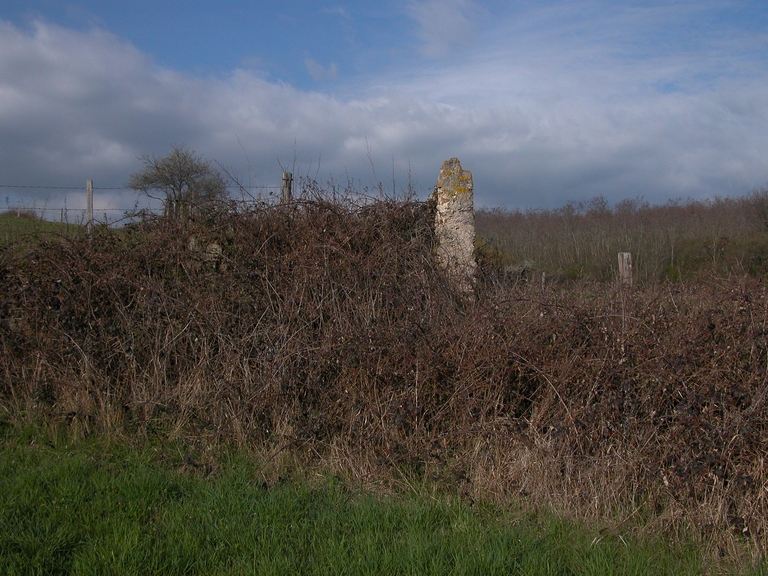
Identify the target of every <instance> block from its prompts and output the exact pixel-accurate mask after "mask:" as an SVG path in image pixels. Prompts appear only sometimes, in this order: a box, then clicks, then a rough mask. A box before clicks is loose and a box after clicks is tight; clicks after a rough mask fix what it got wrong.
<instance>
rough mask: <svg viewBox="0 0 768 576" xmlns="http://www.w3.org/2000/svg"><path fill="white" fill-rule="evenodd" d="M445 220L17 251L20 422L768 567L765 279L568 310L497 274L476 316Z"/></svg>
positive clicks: (147, 234)
mask: <svg viewBox="0 0 768 576" xmlns="http://www.w3.org/2000/svg"><path fill="white" fill-rule="evenodd" d="M521 218H522V217H521ZM429 221H430V207H429V205H428V204H423V203H418V202H411V201H395V200H382V201H376V202H358V201H357V200H356V199H355V197H353V196H344V195H337V194H333V193H329V194H323V193H321V192H318V191H316V193H315V194H314V195H312V197H311V198H308V199H303V200H299V201H297V202H294V203H292V204H288V205H279V206H270V205H259V206H256V207H254V208H251V209H249V210H246V211H220V212H216V213H215V214H214V215H213V216H211V217H210V218H209V219H208V220H207V221H206V222H205V223H195V222H191V221H190V222H179V221H173V220H169V219H164V218H160V219H157V220H154V221H151V222H144V223H137V224H135V225H132V226H131V227H128V228H126V229H122V230H118V231H110V230H97V231H96V233H95V234H94V235H93V237H90V238H89V237H87V236H85V235H75V236H74V237H71V238H47V239H42V240H41V241H40V242H39V243H37V244H34V245H27V244H25V245H24V246H23V247H22V248H21V249H16V248H14V246H13V245H12V244H8V245H5V246H4V247H3V249H2V252H0V282H1V283H2V284H1V285H2V289H3V292H2V298H1V300H0V370H1V371H2V388H1V389H0V404H1V405H2V412H3V413H4V414H5V415H6V416H4V417H5V418H8V419H10V420H11V421H22V420H24V419H34V418H40V417H44V418H47V419H49V420H52V421H58V422H63V423H66V424H67V425H69V426H70V427H71V429H72V430H73V431H74V432H76V433H82V434H88V433H92V432H105V433H115V434H117V433H122V434H144V435H155V434H158V435H163V436H176V437H183V436H188V437H190V438H194V441H195V442H196V443H198V445H200V446H204V445H213V444H217V443H222V442H224V443H236V444H240V445H243V446H247V447H250V448H252V449H254V450H257V451H262V452H263V453H265V454H269V455H270V458H273V461H274V467H275V470H276V472H275V473H276V474H277V473H278V472H277V470H279V466H280V462H281V461H283V460H282V459H286V458H288V459H293V460H294V461H297V462H301V463H303V464H304V465H308V466H314V465H318V466H323V467H326V468H331V469H333V470H335V471H336V472H338V473H341V474H345V475H348V476H352V477H355V478H358V479H360V480H361V481H363V482H367V483H384V484H386V483H387V482H392V481H402V480H403V479H405V480H406V481H416V480H418V481H423V482H435V483H438V484H440V485H442V486H444V487H446V488H448V489H450V490H455V491H456V492H457V493H459V494H461V495H463V496H464V497H466V498H470V499H491V500H499V501H503V500H505V499H508V498H515V499H522V500H524V501H526V502H527V503H528V504H529V505H531V506H533V507H548V508H552V509H554V510H557V511H560V512H562V513H568V514H571V515H574V516H577V517H580V518H584V519H590V520H595V521H599V522H603V523H605V525H606V530H608V531H612V532H615V531H620V530H636V529H637V530H639V529H648V530H661V529H663V530H667V531H669V533H670V534H672V535H674V533H675V531H686V532H689V533H692V534H694V535H697V536H699V537H702V538H706V541H707V542H709V543H710V544H711V546H712V553H713V554H714V555H717V554H724V555H736V554H739V553H743V552H744V551H745V550H747V551H752V552H754V554H756V555H757V554H759V553H760V551H761V550H765V549H766V545H768V531H767V530H768V505H767V502H766V496H767V495H766V485H767V483H768V473H767V472H766V468H765V463H764V456H765V446H766V442H767V441H768V405H767V403H766V400H768V398H766V397H767V396H768V387H767V386H766V382H767V381H768V380H767V378H768V371H767V367H768V290H767V288H768V286H766V284H765V281H764V278H763V277H761V276H759V275H744V274H742V275H728V276H716V275H710V276H708V277H707V278H703V277H699V279H698V281H697V282H675V283H647V284H644V285H643V287H642V288H636V289H622V288H620V287H618V286H617V285H615V284H613V283H605V282H604V283H597V282H591V281H586V280H584V281H581V282H570V283H554V284H552V283H550V284H547V285H545V286H544V287H542V284H541V283H540V282H526V281H524V280H520V276H516V277H515V278H516V279H515V280H514V281H512V280H510V281H507V282H502V281H499V275H498V274H496V273H491V272H493V270H491V272H488V273H487V274H480V276H479V278H478V284H477V288H476V294H475V297H473V298H467V297H466V296H462V294H460V293H456V292H454V291H453V290H452V288H451V284H450V283H449V282H448V281H447V279H446V278H445V277H444V276H443V274H442V272H441V270H440V269H439V267H437V265H436V264H435V260H434V258H433V244H434V238H433V234H432V230H431V227H430V225H429ZM612 257H613V258H615V255H613V256H612ZM487 270H489V268H488V267H486V271H487ZM265 473H266V472H265Z"/></svg>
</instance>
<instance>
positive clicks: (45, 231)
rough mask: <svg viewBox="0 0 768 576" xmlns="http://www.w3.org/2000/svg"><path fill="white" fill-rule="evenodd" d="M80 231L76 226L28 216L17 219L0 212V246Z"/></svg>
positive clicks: (14, 216) (12, 215)
mask: <svg viewBox="0 0 768 576" xmlns="http://www.w3.org/2000/svg"><path fill="white" fill-rule="evenodd" d="M81 229H82V226H80V225H77V224H63V223H61V222H49V221H48V220H40V219H39V218H32V217H29V215H23V216H21V217H19V216H16V214H14V213H9V212H0V244H3V243H7V242H12V241H24V240H25V239H27V238H35V237H40V236H43V235H59V236H67V235H70V234H74V233H75V232H77V231H79V230H81Z"/></svg>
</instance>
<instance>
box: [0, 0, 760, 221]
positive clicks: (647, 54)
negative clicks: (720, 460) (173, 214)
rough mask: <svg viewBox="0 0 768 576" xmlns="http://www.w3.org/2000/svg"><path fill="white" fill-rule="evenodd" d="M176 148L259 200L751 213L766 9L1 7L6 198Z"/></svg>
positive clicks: (606, 5) (454, 2)
mask: <svg viewBox="0 0 768 576" xmlns="http://www.w3.org/2000/svg"><path fill="white" fill-rule="evenodd" d="M173 144H186V145H188V146H190V147H191V148H193V149H194V150H196V151H197V152H198V153H201V154H203V155H204V156H205V157H206V158H209V159H215V160H217V161H219V162H220V163H222V164H224V165H226V166H228V167H230V168H231V169H232V170H234V171H235V172H237V173H238V175H239V176H240V178H241V180H242V181H244V182H246V183H248V184H251V185H273V184H276V183H278V181H279V177H280V172H281V166H282V167H288V168H290V169H292V170H294V172H296V173H297V175H309V176H313V177H314V176H317V178H318V179H319V180H321V181H326V180H333V181H335V182H340V183H342V184H343V183H346V182H347V181H348V180H351V181H353V182H354V183H355V185H356V186H358V187H364V186H375V185H376V184H377V183H378V182H382V183H383V184H384V185H385V187H386V188H388V189H391V188H392V186H393V184H392V180H393V172H394V179H395V184H394V186H395V188H397V189H403V188H405V187H406V186H407V184H408V174H409V172H410V178H411V181H412V183H413V184H414V185H415V187H416V189H417V190H418V191H419V192H420V193H421V195H422V196H426V194H427V193H428V191H429V189H430V188H431V186H433V185H434V181H435V179H436V177H437V172H438V170H439V167H440V164H441V162H442V161H443V160H445V159H447V158H450V157H452V156H456V157H458V158H459V159H460V160H461V161H462V165H463V166H464V168H466V169H469V170H472V172H473V175H474V179H475V188H476V201H477V203H478V204H480V205H485V206H507V207H510V208H515V207H520V208H540V207H556V206H560V205H562V204H564V203H565V202H567V201H570V200H586V199H589V198H591V197H594V196H597V195H603V196H605V197H606V198H608V199H609V200H610V201H612V202H615V201H618V200H621V199H623V198H634V197H638V196H642V197H644V198H645V199H646V200H648V201H651V202H665V201H666V200H668V199H674V198H687V197H693V198H707V197H710V198H711V197H714V196H715V195H720V196H725V195H740V194H745V193H748V192H749V191H750V190H752V189H754V188H756V187H763V186H765V185H766V184H768V5H766V4H765V2H764V1H762V2H759V1H746V0H745V1H719V0H697V1H688V0H684V1H683V0H678V1H675V0H666V1H651V0H648V1H633V2H630V1H619V0H615V1H601V0H568V1H562V0H544V1H539V2H530V1H520V2H500V1H482V0H392V1H378V2H376V1H368V0H365V1H362V0H361V1H357V2H351V1H327V2H326V1H323V0H320V1H314V2H308V1H300V0H282V1H280V2H273V1H260V2H240V1H238V2H222V1H219V2H208V1H200V2H159V1H155V2H148V1H143V0H141V1H131V2H127V1H126V2H122V1H121V2H96V1H85V0H84V1H79V2H53V1H35V0H26V1H24V2H16V1H14V0H5V2H3V3H2V4H0V148H1V150H0V185H7V184H18V185H28V186H29V185H45V186H81V185H82V183H83V182H84V181H85V179H88V178H91V179H94V180H95V182H96V186H97V187H119V186H122V185H123V184H124V183H125V181H126V180H127V178H128V176H129V175H130V174H131V173H132V172H135V171H137V170H139V169H140V168H141V162H140V161H139V159H138V157H139V156H140V155H141V154H143V153H152V154H157V155H162V154H164V153H166V152H167V151H168V150H169V149H170V147H171V145H173ZM3 191H4V192H5V193H4V194H3V195H4V196H8V197H9V202H11V203H13V202H17V201H20V200H22V199H23V201H25V202H28V203H29V202H37V203H40V202H43V203H44V202H48V203H50V205H51V206H54V205H58V204H59V203H60V199H61V194H63V192H57V191H51V190H32V189H20V190H13V189H7V188H5V189H2V190H0V192H3ZM131 198H132V196H131V194H130V193H123V192H121V191H104V192H102V193H100V195H99V196H97V206H98V204H99V203H101V205H102V206H103V207H107V206H115V205H120V206H130V205H131V204H132V201H131V200H130V199H131ZM68 202H69V204H68V205H70V206H74V205H77V204H78V202H80V200H79V196H77V195H73V197H72V198H71V199H68Z"/></svg>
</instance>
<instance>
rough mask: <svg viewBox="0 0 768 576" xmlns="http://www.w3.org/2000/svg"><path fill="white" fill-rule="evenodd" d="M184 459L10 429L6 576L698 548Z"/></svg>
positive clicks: (417, 570)
mask: <svg viewBox="0 0 768 576" xmlns="http://www.w3.org/2000/svg"><path fill="white" fill-rule="evenodd" d="M182 454H183V450H181V449H176V448H174V447H169V446H161V445H156V446H152V445H149V444H145V445H143V446H142V447H139V448H136V447H134V448H131V447H128V446H127V445H126V444H119V443H110V442H107V441H106V440H103V439H102V440H98V439H97V440H86V441H79V442H75V443H71V442H69V441H67V440H62V439H61V438H59V439H53V440H51V439H50V438H48V439H46V437H45V436H37V435H36V434H35V433H30V432H26V433H24V432H19V431H17V430H13V429H6V434H5V439H4V441H3V445H2V451H1V452H0V573H2V574H7V575H13V574H404V575H405V574H440V575H444V574H483V575H488V574H515V575H548V574H551V575H553V576H559V575H566V574H567V575H576V574H675V575H683V574H700V573H701V572H702V566H701V560H700V557H699V555H698V553H697V551H696V549H695V548H694V547H693V546H690V545H675V546H670V545H668V544H666V543H665V542H664V541H663V540H656V541H639V540H635V539H632V538H630V537H629V536H624V537H623V538H619V537H606V538H603V539H601V540H599V542H596V541H595V540H596V539H595V537H596V536H598V534H596V533H593V532H591V531H590V530H588V529H586V528H584V527H579V526H576V525H573V524H570V523H568V522H565V521H562V520H559V519H557V518H554V517H551V516H545V515H541V514H539V515H532V514H527V515H526V514H523V513H522V512H520V511H515V510H511V509H507V508H501V507H496V506H490V505H482V504H476V505H474V506H470V505H469V504H467V503H464V502H461V501H460V500H457V499H456V498H452V497H449V496H446V495H444V496H439V495H435V494H434V493H432V494H431V493H429V491H427V490H425V491H424V492H423V493H420V494H414V493H409V494H401V495H390V496H386V497H382V496H379V497H376V496H374V495H372V494H370V493H366V492H363V491H359V490H355V489H353V488H351V487H350V486H349V485H348V484H346V483H344V482H342V481H339V480H337V479H333V478H321V479H317V480H307V479H304V480H302V481H298V480H297V481H287V482H284V483H278V484H276V485H274V486H271V487H267V486H266V485H265V483H264V482H263V480H262V479H261V477H260V475H259V468H258V463H257V462H255V461H253V460H252V459H250V458H248V457H247V456H245V455H243V454H242V453H239V454H234V455H229V456H223V457H222V458H221V461H220V462H219V463H217V465H216V467H215V468H216V470H217V471H216V473H212V472H211V471H210V470H208V471H204V472H201V468H193V467H192V466H189V465H185V464H184V463H183V460H182Z"/></svg>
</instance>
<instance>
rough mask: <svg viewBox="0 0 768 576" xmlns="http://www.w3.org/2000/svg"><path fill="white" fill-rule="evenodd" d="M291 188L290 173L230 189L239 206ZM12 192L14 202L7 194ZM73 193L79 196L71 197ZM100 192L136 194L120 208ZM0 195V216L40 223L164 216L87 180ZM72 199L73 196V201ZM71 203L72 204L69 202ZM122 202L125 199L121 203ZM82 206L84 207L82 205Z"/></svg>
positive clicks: (159, 208)
mask: <svg viewBox="0 0 768 576" xmlns="http://www.w3.org/2000/svg"><path fill="white" fill-rule="evenodd" d="M292 187H293V177H292V175H291V174H290V173H289V172H284V173H283V175H282V183H281V185H280V186H243V185H240V184H238V185H237V187H235V188H233V189H232V190H231V192H232V199H233V201H234V202H235V203H236V204H237V205H239V206H240V207H245V206H247V205H249V204H256V203H262V202H265V201H266V200H267V199H269V198H274V197H278V198H280V200H281V201H285V200H290V198H291V190H292ZM46 190H47V191H51V192H56V193H59V194H56V198H54V199H53V200H51V199H50V197H48V198H45V199H43V198H35V197H31V193H32V192H38V191H46ZM13 191H15V192H16V194H14V198H13V200H12V199H11V195H10V193H11V192H13ZM75 191H77V192H80V194H77V195H75V194H73V193H74V192H75ZM99 192H111V193H123V195H125V193H128V192H133V193H135V199H134V202H133V204H132V205H128V204H127V203H125V204H122V205H120V206H116V205H107V206H105V205H104V203H103V202H96V204H97V205H98V207H95V206H94V197H96V198H97V200H98V194H99ZM0 194H3V195H4V196H5V208H1V207H0V213H5V214H11V215H16V216H18V217H34V218H38V219H41V220H48V221H58V222H61V223H63V224H78V225H85V226H92V225H93V224H99V225H105V226H120V225H122V224H124V223H126V222H128V221H131V220H134V219H135V218H137V217H141V216H142V215H147V214H155V215H160V214H162V213H163V210H164V207H163V202H162V200H161V199H159V198H153V197H150V196H147V195H146V194H142V193H140V192H138V191H136V190H134V189H132V188H128V187H126V186H94V185H93V180H86V184H85V186H37V185H28V184H0ZM72 196H76V197H75V198H74V199H73V198H72ZM72 200H74V202H72ZM122 201H123V202H125V200H124V199H123V200H122ZM83 205H84V206H83Z"/></svg>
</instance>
